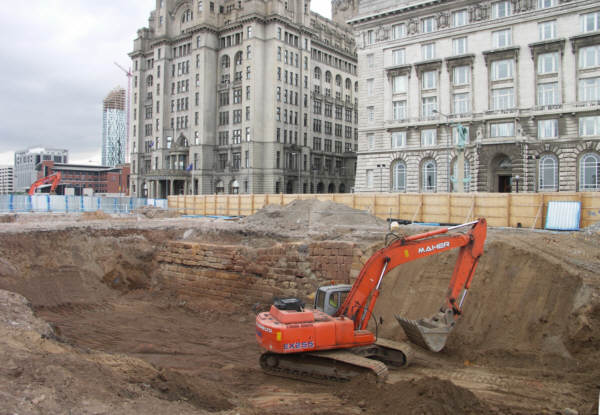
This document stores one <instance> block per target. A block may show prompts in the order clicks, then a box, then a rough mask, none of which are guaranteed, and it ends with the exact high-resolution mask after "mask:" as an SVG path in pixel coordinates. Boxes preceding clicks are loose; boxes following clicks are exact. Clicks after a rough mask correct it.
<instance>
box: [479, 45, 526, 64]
mask: <svg viewBox="0 0 600 415" xmlns="http://www.w3.org/2000/svg"><path fill="white" fill-rule="evenodd" d="M520 50H521V47H520V46H509V47H506V48H499V49H492V50H484V51H483V52H482V54H483V57H484V58H485V64H486V65H489V63H490V61H493V60H498V59H509V58H514V59H516V60H518V59H519V51H520Z"/></svg>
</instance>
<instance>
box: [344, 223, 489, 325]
mask: <svg viewBox="0 0 600 415" xmlns="http://www.w3.org/2000/svg"><path fill="white" fill-rule="evenodd" d="M471 224H472V225H473V226H472V228H471V229H470V230H469V232H467V233H466V234H454V235H447V236H440V237H435V236H436V235H440V234H444V233H447V232H448V231H450V230H453V229H456V228H458V227H462V226H465V225H460V226H458V227H451V228H443V229H439V230H435V231H431V232H426V233H422V234H419V235H412V236H409V237H405V238H403V239H399V240H396V241H394V242H393V243H391V244H390V245H389V246H387V247H385V248H382V249H380V250H379V251H377V252H376V253H375V254H374V255H373V256H372V257H371V258H370V259H369V260H368V261H367V263H366V264H365V265H364V267H363V268H362V270H361V271H360V274H359V275H358V277H357V278H356V281H355V282H354V285H353V286H352V289H351V290H350V293H349V294H348V297H347V298H346V300H345V301H344V303H343V304H342V306H341V307H340V309H339V310H338V312H337V314H336V316H345V317H348V318H351V319H352V320H353V321H354V327H355V329H356V330H358V329H361V330H364V329H366V327H367V324H368V323H369V319H370V317H371V313H372V312H373V308H374V307H375V303H376V302H377V297H378V296H379V286H380V285H381V281H382V279H383V277H384V276H385V274H386V273H387V272H389V271H390V270H392V269H394V268H395V267H397V266H398V265H401V264H405V263H407V262H410V261H414V260H416V259H419V258H424V257H428V256H431V255H436V254H439V253H442V252H446V251H449V250H451V249H454V248H460V251H459V254H458V259H457V261H456V265H455V267H454V272H453V274H452V279H451V280H450V284H449V286H448V291H447V294H446V303H445V306H446V307H447V308H448V309H452V310H453V311H454V315H455V316H458V315H460V313H461V308H462V301H463V300H464V295H465V294H466V291H463V290H468V289H469V287H470V286H471V280H472V278H473V274H474V272H475V268H476V266H477V262H478V260H479V257H480V256H481V254H482V253H483V245H484V243H485V237H486V232H487V225H486V221H485V219H479V220H478V221H476V222H472V223H469V224H466V225H471ZM461 292H463V297H462V298H460V299H459V298H458V296H459V295H460V294H461ZM456 318H458V317H456Z"/></svg>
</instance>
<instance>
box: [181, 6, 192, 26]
mask: <svg viewBox="0 0 600 415" xmlns="http://www.w3.org/2000/svg"><path fill="white" fill-rule="evenodd" d="M193 18H194V13H193V12H192V11H191V10H190V9H187V10H186V11H184V12H183V14H182V15H181V23H186V22H190V21H192V19H193Z"/></svg>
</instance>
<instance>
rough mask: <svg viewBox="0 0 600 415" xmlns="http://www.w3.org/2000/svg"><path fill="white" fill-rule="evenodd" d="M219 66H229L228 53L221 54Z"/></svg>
mask: <svg viewBox="0 0 600 415" xmlns="http://www.w3.org/2000/svg"><path fill="white" fill-rule="evenodd" d="M221 68H222V69H227V68H229V55H223V57H222V58H221Z"/></svg>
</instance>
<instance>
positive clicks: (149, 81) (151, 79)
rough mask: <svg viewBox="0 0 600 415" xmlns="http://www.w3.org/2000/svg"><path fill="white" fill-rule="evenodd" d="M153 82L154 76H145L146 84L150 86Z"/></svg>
mask: <svg viewBox="0 0 600 415" xmlns="http://www.w3.org/2000/svg"><path fill="white" fill-rule="evenodd" d="M153 84H154V78H153V77H152V75H148V77H147V78H146V86H152V85H153Z"/></svg>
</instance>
